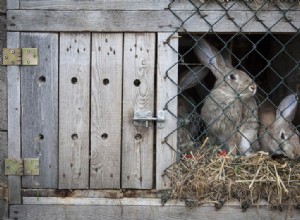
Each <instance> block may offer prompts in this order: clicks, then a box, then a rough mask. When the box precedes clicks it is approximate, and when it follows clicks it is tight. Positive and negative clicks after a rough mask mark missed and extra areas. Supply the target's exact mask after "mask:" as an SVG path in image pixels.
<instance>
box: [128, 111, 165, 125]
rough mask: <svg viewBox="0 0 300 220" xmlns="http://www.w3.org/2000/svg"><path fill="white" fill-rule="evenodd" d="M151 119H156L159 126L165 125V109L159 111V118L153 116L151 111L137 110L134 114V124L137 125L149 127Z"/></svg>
mask: <svg viewBox="0 0 300 220" xmlns="http://www.w3.org/2000/svg"><path fill="white" fill-rule="evenodd" d="M149 121H156V122H157V127H158V128H164V126H165V124H164V123H165V111H163V110H161V111H158V113H157V118H155V117H153V116H152V112H151V111H135V112H134V116H133V124H134V125H135V126H144V127H146V128H148V127H149Z"/></svg>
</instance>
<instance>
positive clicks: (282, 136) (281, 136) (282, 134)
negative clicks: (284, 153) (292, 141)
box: [280, 132, 285, 140]
mask: <svg viewBox="0 0 300 220" xmlns="http://www.w3.org/2000/svg"><path fill="white" fill-rule="evenodd" d="M280 138H281V139H282V140H285V134H284V132H281V133H280Z"/></svg>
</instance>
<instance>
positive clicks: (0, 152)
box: [0, 131, 7, 187]
mask: <svg viewBox="0 0 300 220" xmlns="http://www.w3.org/2000/svg"><path fill="white" fill-rule="evenodd" d="M5 158H7V132H3V131H0V187H1V186H2V187H3V186H7V178H6V176H5V175H4V159H5Z"/></svg>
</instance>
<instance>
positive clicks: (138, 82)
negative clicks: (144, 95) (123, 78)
mask: <svg viewBox="0 0 300 220" xmlns="http://www.w3.org/2000/svg"><path fill="white" fill-rule="evenodd" d="M133 84H134V85H135V86H136V87H139V86H140V85H141V81H140V80H139V79H135V80H134V81H133Z"/></svg>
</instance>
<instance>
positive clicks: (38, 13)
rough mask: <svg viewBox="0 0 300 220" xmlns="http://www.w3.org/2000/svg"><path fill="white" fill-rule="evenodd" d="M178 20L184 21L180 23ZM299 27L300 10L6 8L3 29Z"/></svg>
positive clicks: (259, 29) (261, 30)
mask: <svg viewBox="0 0 300 220" xmlns="http://www.w3.org/2000/svg"><path fill="white" fill-rule="evenodd" d="M178 18H180V19H178ZM28 21H30V22H28ZM182 21H186V22H185V23H184V25H183V26H181V25H182ZM289 22H290V23H291V24H292V25H291V24H289ZM211 25H212V26H211ZM299 27H300V10H291V11H284V12H282V11H279V10H277V11H268V10H266V11H260V12H255V11H251V10H248V11H243V12H241V11H228V12H227V14H226V13H225V11H223V10H220V11H213V10H202V11H201V14H199V13H197V12H196V11H176V16H175V15H174V14H173V13H171V12H170V11H168V10H163V11H151V10H146V11H84V10H78V11H52V10H9V11H8V12H7V29H8V30H10V31H68V32H69V31H79V32H83V31H96V32H166V31H167V32H170V31H178V32H184V31H189V32H224V33H225V32H226V33H230V32H240V31H244V32H253V33H264V32H268V31H272V32H273V33H275V32H277V33H278V32H279V33H280V32H297V31H298V29H299Z"/></svg>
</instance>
